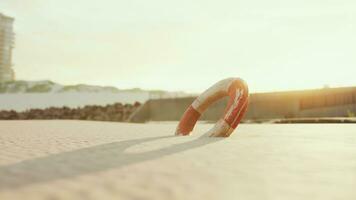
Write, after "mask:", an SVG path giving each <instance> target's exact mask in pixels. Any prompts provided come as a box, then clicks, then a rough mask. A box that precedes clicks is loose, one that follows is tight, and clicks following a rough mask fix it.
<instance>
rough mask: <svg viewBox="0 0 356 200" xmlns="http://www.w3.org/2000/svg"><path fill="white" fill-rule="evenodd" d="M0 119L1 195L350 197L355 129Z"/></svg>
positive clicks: (355, 194)
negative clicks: (219, 131)
mask: <svg viewBox="0 0 356 200" xmlns="http://www.w3.org/2000/svg"><path fill="white" fill-rule="evenodd" d="M211 126H212V125H211V124H198V126H197V127H196V129H195V130H194V132H193V135H192V136H185V137H177V136H173V134H174V131H175V127H176V123H173V122H172V123H148V124H128V123H110V122H87V121H86V122H84V121H0V150H1V151H0V199H2V200H7V199H9V200H10V199H11V200H16V199H36V200H38V199H52V200H54V199H86V200H87V199H130V200H131V199H132V200H133V199H138V200H139V199H155V200H156V199H162V200H163V199H185V200H186V199H256V200H257V199H273V200H276V199H281V200H282V199H283V200H284V199H304V200H306V199H313V200H316V199H320V200H327V199H330V200H331V199H338V200H343V199H344V200H349V199H355V198H356V191H355V189H354V188H355V186H356V159H355V158H356V125H352V124H242V125H240V126H239V127H238V129H237V130H236V131H235V132H234V134H233V135H232V136H231V137H229V138H207V137H205V136H203V134H204V132H205V131H207V130H208V129H209V128H210V127H211Z"/></svg>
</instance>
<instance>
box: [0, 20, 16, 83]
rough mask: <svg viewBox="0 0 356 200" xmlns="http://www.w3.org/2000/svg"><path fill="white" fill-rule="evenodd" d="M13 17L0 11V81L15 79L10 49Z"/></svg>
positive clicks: (12, 36)
mask: <svg viewBox="0 0 356 200" xmlns="http://www.w3.org/2000/svg"><path fill="white" fill-rule="evenodd" d="M13 22H14V18H11V17H7V16H5V15H3V14H1V13H0V82H5V81H13V80H15V73H14V71H13V69H12V62H11V60H12V49H13V47H14V31H13V28H12V25H13Z"/></svg>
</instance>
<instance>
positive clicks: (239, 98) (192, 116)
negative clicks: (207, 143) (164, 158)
mask: <svg viewBox="0 0 356 200" xmlns="http://www.w3.org/2000/svg"><path fill="white" fill-rule="evenodd" d="M226 96H229V97H230V99H229V101H228V104H227V107H226V109H225V112H224V115H223V117H222V118H221V119H220V120H219V121H218V122H217V123H216V124H215V126H214V127H213V128H212V129H210V130H209V131H208V133H207V134H208V135H210V136H217V137H228V136H230V135H231V133H232V132H233V131H234V130H235V128H236V127H237V125H238V124H239V123H240V121H241V119H242V117H243V115H244V113H245V112H246V109H247V106H248V97H249V93H248V87H247V84H246V83H245V81H243V80H242V79H240V78H228V79H224V80H221V81H219V82H217V83H216V84H214V85H213V86H211V87H210V88H209V89H207V90H206V91H205V92H203V93H202V94H201V95H200V96H199V97H197V98H196V99H195V100H194V102H193V103H192V104H191V105H190V106H189V107H188V109H187V110H186V111H185V112H184V114H183V116H182V118H181V120H180V122H179V124H178V127H177V130H176V135H189V133H190V132H191V131H192V130H193V128H194V126H195V124H196V122H197V121H198V119H199V118H200V116H201V115H202V113H203V112H204V111H205V110H206V109H207V108H208V107H209V106H210V105H211V104H212V103H214V102H215V101H217V100H219V99H221V98H223V97H226Z"/></svg>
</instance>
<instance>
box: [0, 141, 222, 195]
mask: <svg viewBox="0 0 356 200" xmlns="http://www.w3.org/2000/svg"><path fill="white" fill-rule="evenodd" d="M173 137H176V136H160V137H148V138H142V139H134V140H127V141H120V142H113V143H107V144H101V145H97V146H93V147H88V148H83V149H78V150H74V151H69V152H64V153H59V154H54V155H49V156H46V157H41V158H35V159H32V160H25V161H22V162H19V163H15V164H12V165H5V166H0V177H1V178H0V190H4V189H11V188H18V187H23V186H26V185H29V184H33V183H43V182H48V181H54V180H57V179H63V178H71V177H76V176H79V175H83V174H90V173H94V172H99V171H105V170H108V169H113V168H119V167H122V166H127V165H130V164H135V163H139V162H143V161H148V160H153V159H157V158H160V157H162V156H167V155H171V154H175V153H178V152H182V151H186V150H189V149H194V148H198V147H202V146H204V145H207V144H209V143H213V142H217V141H220V140H221V139H222V138H209V137H206V136H202V137H199V138H197V139H195V140H192V141H188V142H185V143H181V144H176V145H172V146H169V147H165V148H161V149H158V150H152V151H147V152H143V153H134V154H132V153H125V149H128V148H129V147H132V146H134V145H138V144H140V143H145V142H150V141H155V140H160V139H164V138H173Z"/></svg>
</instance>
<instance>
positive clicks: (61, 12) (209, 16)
mask: <svg viewBox="0 0 356 200" xmlns="http://www.w3.org/2000/svg"><path fill="white" fill-rule="evenodd" d="M0 12H2V13H4V14H6V15H10V16H12V17H15V20H16V21H15V31H16V48H15V50H14V64H15V66H14V67H15V71H16V75H17V78H18V79H26V80H38V79H41V80H43V79H50V80H53V81H56V82H59V83H62V84H75V83H88V84H97V85H113V86H117V87H119V88H131V87H141V88H146V89H167V90H185V91H193V92H199V91H202V90H204V89H206V88H207V87H209V86H210V85H211V84H213V83H214V82H216V81H218V80H220V79H223V78H226V77H234V76H237V77H242V78H243V79H245V80H246V81H247V82H248V84H249V86H250V90H251V91H252V92H260V91H274V90H291V89H305V88H320V87H322V86H323V85H325V84H328V85H330V86H332V87H333V86H355V85H356V78H355V75H356V1H355V0H269V1H266V0H244V1H241V0H240V1H238V0H215V1H209V0H177V1H170V0H127V1H124V0H0Z"/></svg>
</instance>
